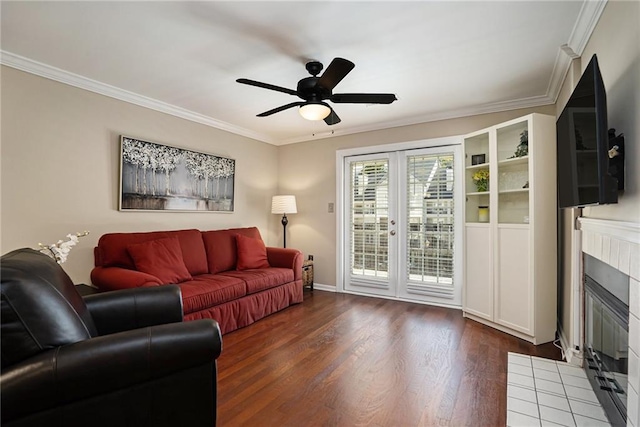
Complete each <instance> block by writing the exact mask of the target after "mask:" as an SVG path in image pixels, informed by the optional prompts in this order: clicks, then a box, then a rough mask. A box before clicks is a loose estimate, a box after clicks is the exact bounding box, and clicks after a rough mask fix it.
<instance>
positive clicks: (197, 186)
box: [120, 136, 236, 212]
mask: <svg viewBox="0 0 640 427" xmlns="http://www.w3.org/2000/svg"><path fill="white" fill-rule="evenodd" d="M235 168H236V161H235V160H233V159H228V158H225V157H220V156H215V155H213V154H206V153H200V152H197V151H191V150H185V149H182V148H177V147H171V146H168V145H162V144H156V143H154V142H148V141H142V140H139V139H136V138H131V137H128V136H121V137H120V210H121V211H130V210H137V211H201V212H202V211H206V212H233V197H234V181H235Z"/></svg>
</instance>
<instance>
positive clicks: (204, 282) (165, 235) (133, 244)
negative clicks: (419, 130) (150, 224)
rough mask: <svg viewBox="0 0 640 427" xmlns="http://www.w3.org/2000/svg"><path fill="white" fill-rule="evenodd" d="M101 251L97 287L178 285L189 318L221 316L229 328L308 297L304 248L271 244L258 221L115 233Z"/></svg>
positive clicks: (224, 328)
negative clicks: (208, 227) (214, 227)
mask: <svg viewBox="0 0 640 427" xmlns="http://www.w3.org/2000/svg"><path fill="white" fill-rule="evenodd" d="M94 256H95V268H94V269H93V270H92V271H91V281H92V282H93V284H94V285H95V286H97V287H98V289H100V290H104V291H107V290H116V289H125V288H137V287H146V286H162V285H165V284H170V283H176V284H177V285H178V286H179V287H180V289H181V291H182V302H183V310H184V320H194V319H206V318H211V319H215V320H216V321H217V322H218V323H219V325H220V330H221V331H222V333H223V334H225V333H227V332H231V331H234V330H236V329H238V328H242V327H244V326H247V325H249V324H251V323H253V322H255V321H257V320H259V319H261V318H263V317H266V316H268V315H270V314H272V313H275V312H276V311H279V310H282V309H284V308H286V307H288V306H290V305H292V304H296V303H300V302H302V262H303V255H302V252H300V251H299V250H296V249H288V248H287V249H284V248H272V247H265V245H264V243H263V242H262V238H261V236H260V232H259V231H258V229H257V228H255V227H250V228H235V229H228V230H213V231H200V230H178V231H156V232H147V233H110V234H105V235H103V236H102V237H100V240H99V241H98V246H97V247H96V248H95V249H94Z"/></svg>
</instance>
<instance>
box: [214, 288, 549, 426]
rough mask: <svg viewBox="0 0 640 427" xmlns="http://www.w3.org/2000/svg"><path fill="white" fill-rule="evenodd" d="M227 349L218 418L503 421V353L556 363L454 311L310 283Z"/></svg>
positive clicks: (224, 421) (309, 422) (248, 421)
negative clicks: (299, 298)
mask: <svg viewBox="0 0 640 427" xmlns="http://www.w3.org/2000/svg"><path fill="white" fill-rule="evenodd" d="M223 347H224V348H223V351H222V355H221V356H220V358H219V360H218V425H219V426H222V427H227V426H504V425H505V424H506V391H507V352H509V351H512V352H517V353H523V354H530V355H537V356H540V357H547V358H552V359H556V360H560V352H559V350H558V349H557V348H556V347H554V346H553V345H552V344H551V343H549V344H545V345H542V346H538V347H536V346H534V345H532V344H529V343H527V342H526V341H523V340H520V339H518V338H515V337H512V336H510V335H507V334H504V333H502V332H499V331H496V330H494V329H491V328H489V327H486V326H484V325H481V324H479V323H477V322H474V321H472V320H467V319H464V318H463V317H462V313H461V311H459V310H452V309H445V308H439V307H431V306H426V305H419V304H411V303H404V302H398V301H390V300H384V299H376V298H368V297H360V296H354V295H347V294H335V293H330V292H322V291H317V290H316V291H314V292H313V293H311V292H307V291H305V300H304V303H302V304H299V305H296V306H293V307H289V308H287V309H286V310H284V311H282V312H279V313H276V314H274V315H271V316H269V317H267V318H266V319H263V320H260V321H259V322H256V323H254V324H253V325H250V326H248V327H246V328H244V329H240V330H238V331H235V332H232V333H230V334H227V335H225V336H224V337H223Z"/></svg>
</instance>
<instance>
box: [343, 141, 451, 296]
mask: <svg viewBox="0 0 640 427" xmlns="http://www.w3.org/2000/svg"><path fill="white" fill-rule="evenodd" d="M450 145H459V146H461V145H462V135H456V136H448V137H442V138H432V139H423V140H418V141H409V142H400V143H394V144H385V145H374V146H368V147H357V148H347V149H343V150H336V201H335V203H336V292H340V293H346V291H345V284H344V277H345V276H344V268H345V266H344V258H345V254H344V238H345V237H344V233H345V230H344V226H345V224H344V216H345V210H344V186H345V179H346V177H345V175H344V161H345V157H348V156H356V155H364V154H376V153H387V152H393V151H402V150H413V149H419V148H433V147H442V146H450Z"/></svg>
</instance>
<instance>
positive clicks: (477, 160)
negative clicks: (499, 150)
mask: <svg viewBox="0 0 640 427" xmlns="http://www.w3.org/2000/svg"><path fill="white" fill-rule="evenodd" d="M485 161H486V156H485V155H484V154H474V155H472V156H471V165H472V166H473V165H481V164H483V163H485Z"/></svg>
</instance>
